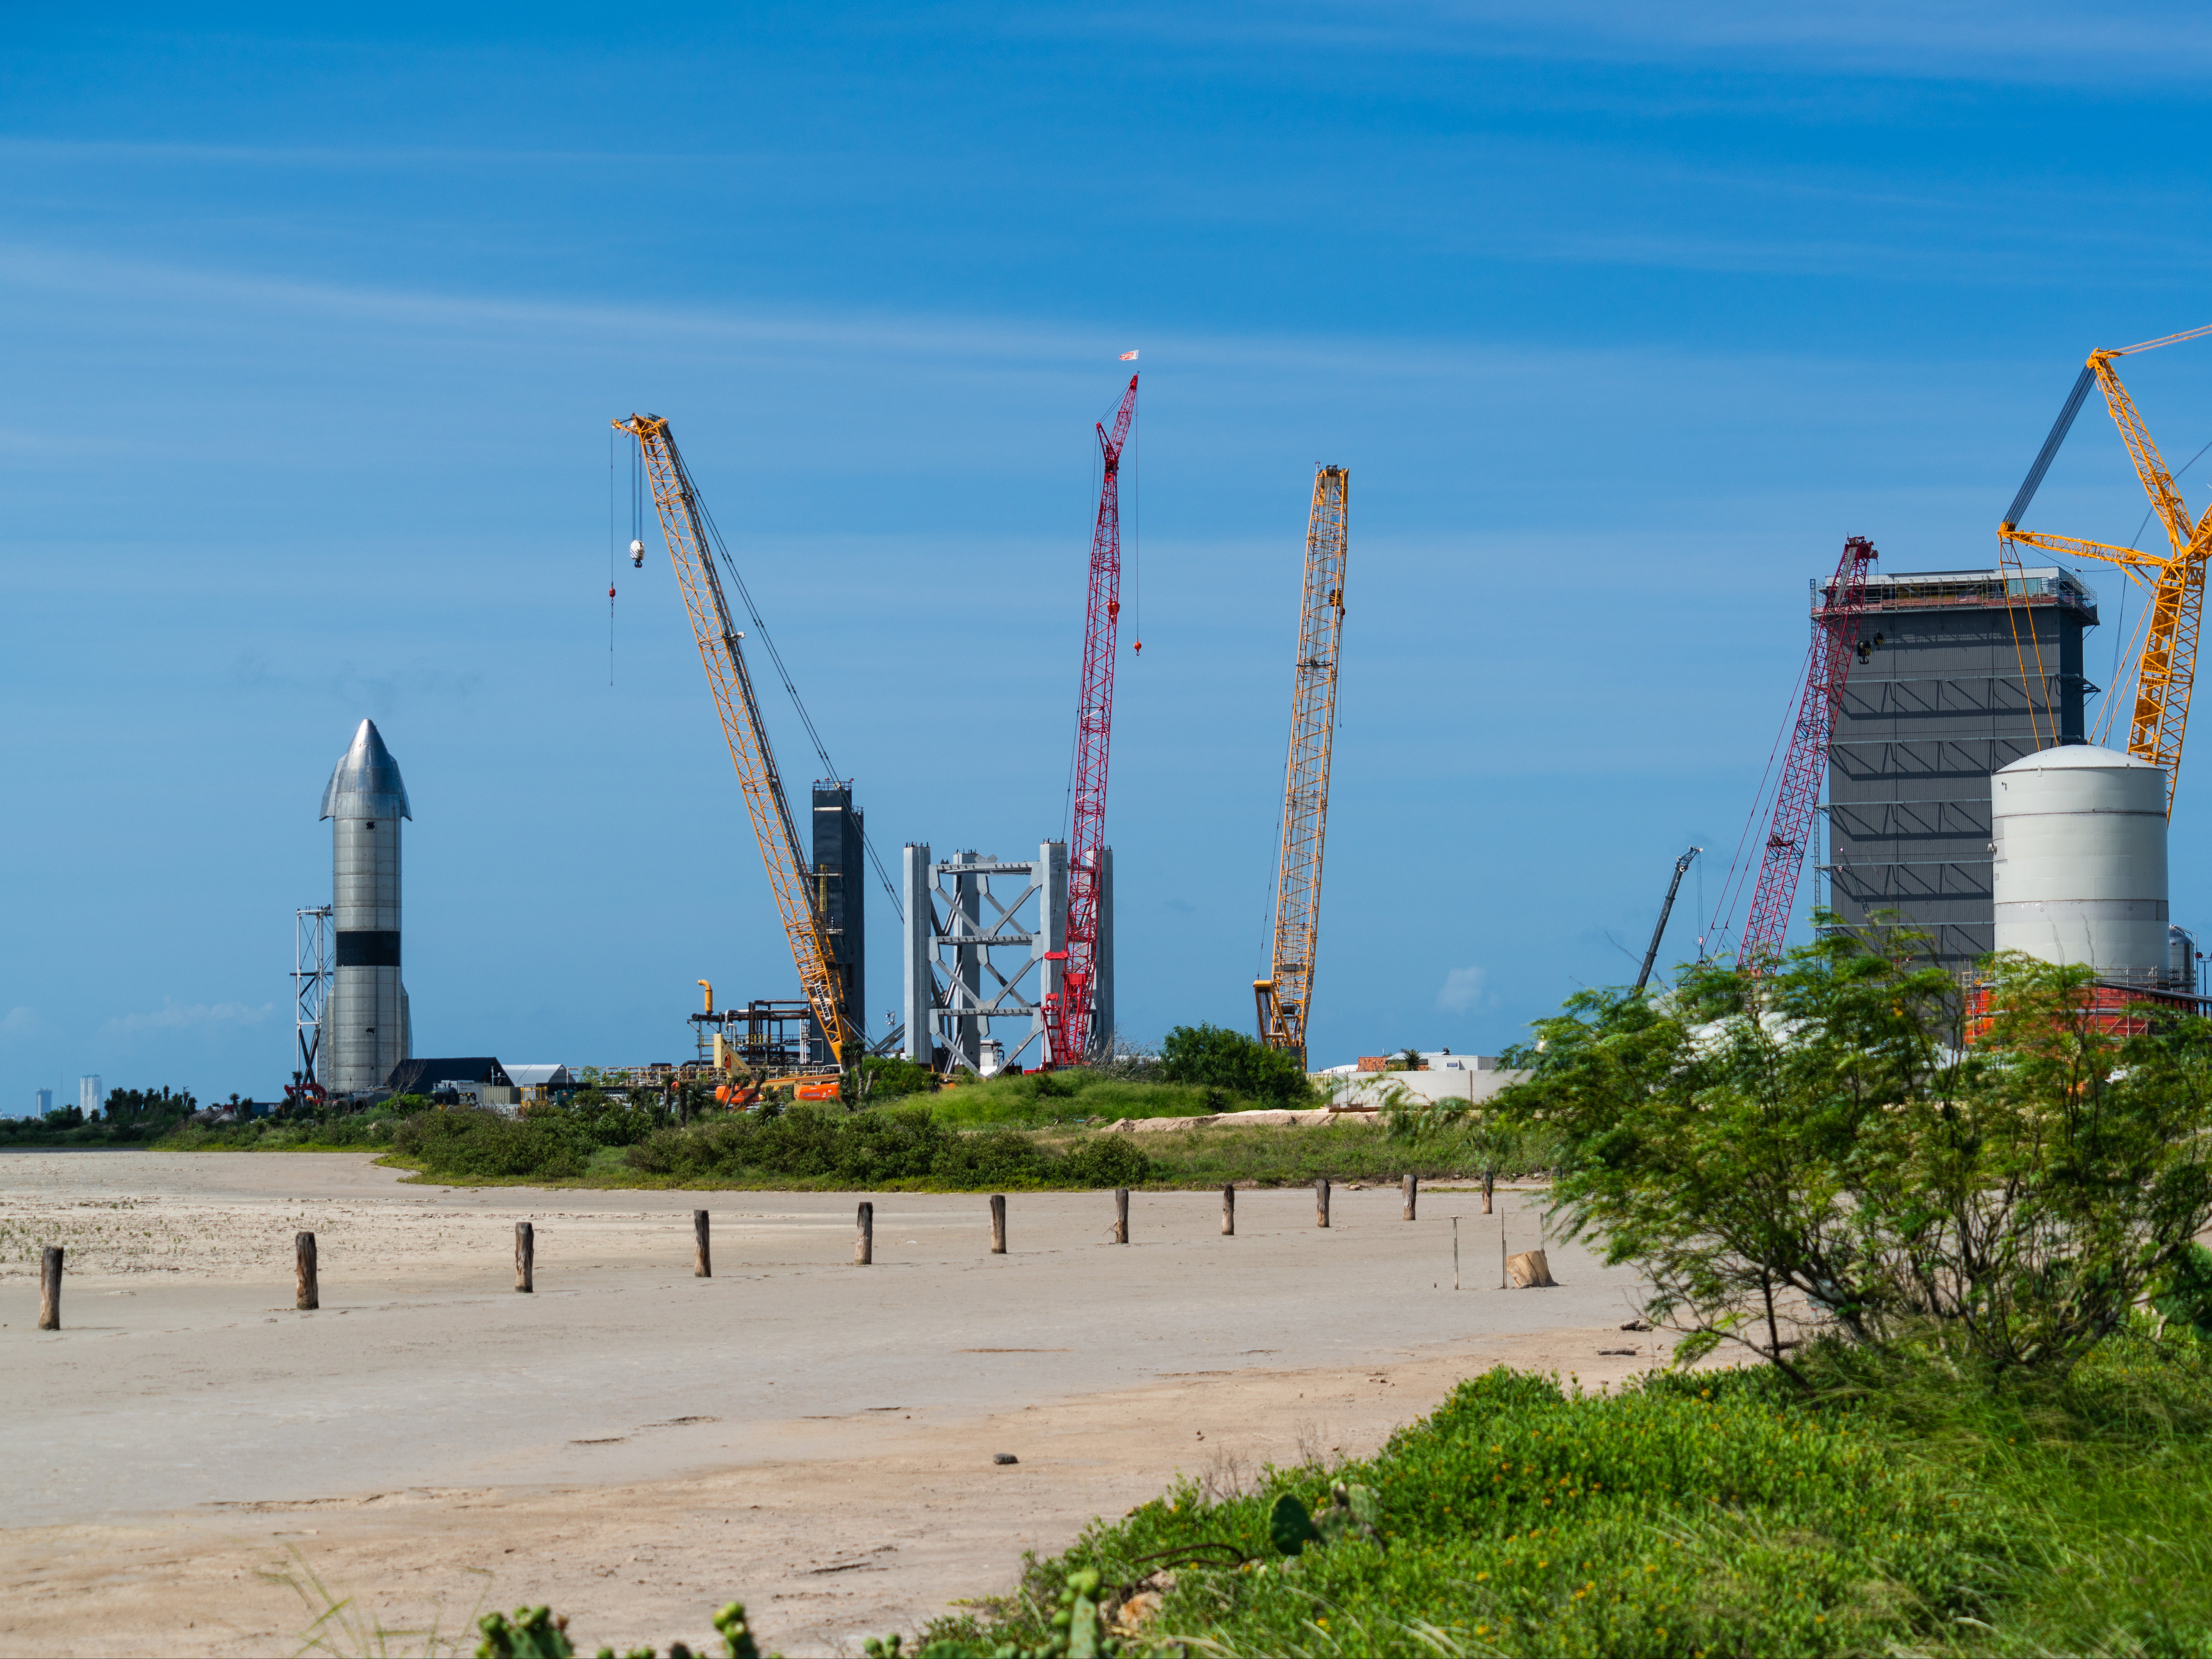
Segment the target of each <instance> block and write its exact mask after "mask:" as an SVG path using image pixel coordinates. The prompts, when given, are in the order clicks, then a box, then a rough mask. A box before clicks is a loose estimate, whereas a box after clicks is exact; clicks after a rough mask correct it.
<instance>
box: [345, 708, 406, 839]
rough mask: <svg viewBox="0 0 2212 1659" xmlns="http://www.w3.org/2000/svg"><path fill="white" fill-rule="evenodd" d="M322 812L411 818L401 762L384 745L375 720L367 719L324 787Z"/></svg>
mask: <svg viewBox="0 0 2212 1659" xmlns="http://www.w3.org/2000/svg"><path fill="white" fill-rule="evenodd" d="M322 816H323V817H326V818H331V817H402V818H412V817H414V816H415V814H414V813H413V812H412V811H410V810H409V807H408V801H407V785H406V784H405V782H404V781H402V779H401V778H400V775H399V763H398V761H396V760H394V759H393V758H392V751H391V750H389V749H387V748H386V747H385V746H384V734H383V733H382V732H379V731H378V730H377V729H376V722H375V721H374V720H363V721H362V723H361V726H360V729H359V730H357V731H356V732H355V733H354V734H353V742H352V743H351V744H348V745H347V747H346V751H345V755H344V757H343V758H342V759H341V760H340V761H339V762H338V763H337V768H336V769H335V770H333V771H332V772H331V781H330V782H329V783H328V784H327V785H325V787H324V789H323V810H322Z"/></svg>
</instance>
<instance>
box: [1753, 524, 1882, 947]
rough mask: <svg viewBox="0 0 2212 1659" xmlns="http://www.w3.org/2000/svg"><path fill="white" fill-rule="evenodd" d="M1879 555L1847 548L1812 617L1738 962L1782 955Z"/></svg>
mask: <svg viewBox="0 0 2212 1659" xmlns="http://www.w3.org/2000/svg"><path fill="white" fill-rule="evenodd" d="M1878 557H1880V555H1879V554H1877V553H1876V552H1875V549H1874V544H1873V543H1872V542H1870V541H1869V540H1868V539H1867V538H1865V537H1863V536H1854V537H1852V538H1850V540H1849V541H1847V542H1845V543H1844V556H1843V557H1842V559H1840V560H1839V561H1838V562H1837V565H1836V574H1835V575H1834V577H1833V578H1832V580H1830V581H1829V583H1828V585H1827V586H1826V589H1824V590H1823V592H1822V595H1821V600H1822V602H1821V605H1820V610H1819V611H1817V612H1816V613H1815V614H1814V618H1813V646H1812V649H1811V650H1810V651H1808V652H1807V653H1806V655H1805V690H1804V694H1803V695H1802V696H1801V697H1799V699H1798V701H1797V729H1796V732H1794V733H1793V734H1792V735H1791V737H1790V755H1789V758H1788V759H1787V760H1785V761H1784V763H1783V764H1782V785H1781V787H1779V788H1778V789H1777V790H1776V791H1775V792H1774V812H1773V815H1772V817H1770V818H1769V819H1768V820H1767V825H1766V850H1765V854H1763V855H1762V857H1761V858H1760V860H1759V886H1758V888H1757V889H1756V890H1754V891H1753V894H1752V897H1751V915H1749V916H1748V917H1747V919H1746V920H1745V921H1744V924H1743V935H1742V942H1741V945H1740V946H1739V948H1738V949H1737V951H1736V959H1737V960H1738V961H1739V962H1741V963H1746V964H1747V965H1750V964H1755V963H1757V962H1758V960H1759V958H1760V957H1768V956H1775V955H1778V954H1780V952H1781V950H1782V938H1783V935H1784V934H1785V933H1788V932H1789V931H1790V911H1791V910H1792V909H1793V908H1795V907H1796V902H1797V878H1798V877H1799V876H1800V875H1802V873H1803V872H1804V869H1805V852H1806V848H1808V847H1809V846H1810V845H1811V843H1812V838H1813V813H1814V809H1815V808H1816V807H1818V806H1819V805H1820V784H1821V781H1822V780H1823V779H1825V778H1826V776H1827V774H1828V738H1829V736H1830V734H1831V733H1832V732H1834V730H1835V725H1836V708H1837V706H1838V704H1839V703H1841V702H1842V701H1843V697H1844V682H1845V681H1847V680H1848V679H1849V678H1850V672H1851V656H1852V653H1853V652H1854V651H1855V650H1856V649H1857V646H1858V642H1859V616H1860V613H1861V612H1862V611H1864V610H1865V609H1866V584H1867V568H1868V567H1869V565H1871V564H1873V562H1875V559H1876V558H1878Z"/></svg>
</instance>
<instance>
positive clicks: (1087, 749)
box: [1044, 374, 1137, 1066]
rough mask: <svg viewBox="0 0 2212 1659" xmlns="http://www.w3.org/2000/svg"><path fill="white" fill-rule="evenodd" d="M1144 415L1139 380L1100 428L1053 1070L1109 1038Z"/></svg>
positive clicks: (1052, 1008)
mask: <svg viewBox="0 0 2212 1659" xmlns="http://www.w3.org/2000/svg"><path fill="white" fill-rule="evenodd" d="M1136 415H1137V377H1136V376H1135V375H1134V374H1132V375H1131V376H1130V377H1129V389H1128V390H1127V392H1123V393H1122V394H1121V408H1120V409H1119V410H1116V411H1115V416H1114V429H1113V431H1112V432H1111V433H1109V432H1108V431H1107V430H1106V428H1105V426H1104V424H1103V422H1102V423H1100V424H1099V426H1098V428H1097V431H1098V447H1099V450H1100V452H1101V453H1102V454H1103V457H1104V459H1105V476H1104V477H1103V478H1102V479H1101V481H1100V483H1099V486H1098V520H1097V524H1096V525H1095V526H1092V529H1091V600H1090V618H1089V621H1088V623H1087V624H1086V626H1085V629H1084V635H1083V684H1082V688H1081V690H1079V692H1078V694H1077V696H1076V702H1075V821H1074V823H1073V825H1072V826H1071V827H1070V832H1069V836H1068V843H1067V957H1066V961H1065V962H1063V963H1061V965H1060V988H1059V990H1057V991H1055V992H1054V993H1052V994H1048V996H1047V997H1046V998H1045V1002H1044V1024H1045V1041H1046V1043H1047V1045H1048V1052H1047V1053H1046V1055H1045V1064H1046V1066H1079V1065H1081V1064H1082V1063H1083V1061H1084V1060H1085V1058H1086V1057H1087V1056H1088V1055H1089V1054H1090V1053H1091V1050H1092V1048H1094V1047H1096V1046H1097V1044H1098V1043H1100V1042H1103V1041H1104V1040H1105V1039H1106V1038H1107V1036H1109V1033H1107V1032H1104V1031H1098V1032H1093V1031H1092V1030H1091V991H1092V989H1093V987H1094V984H1095V981H1096V976H1097V963H1098V855H1099V854H1100V852H1101V851H1102V850H1103V848H1104V847H1105V845H1106V757H1107V750H1108V749H1109V745H1110V743H1111V740H1112V738H1113V732H1114V642H1115V633H1116V630H1117V629H1118V628H1119V625H1120V623H1121V447H1122V445H1124V444H1125V443H1127V441H1128V438H1129V423H1130V422H1131V421H1133V420H1134V419H1135V418H1136Z"/></svg>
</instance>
